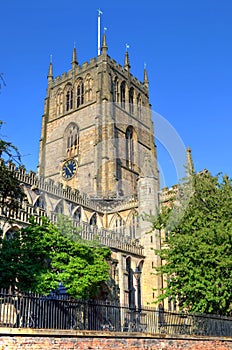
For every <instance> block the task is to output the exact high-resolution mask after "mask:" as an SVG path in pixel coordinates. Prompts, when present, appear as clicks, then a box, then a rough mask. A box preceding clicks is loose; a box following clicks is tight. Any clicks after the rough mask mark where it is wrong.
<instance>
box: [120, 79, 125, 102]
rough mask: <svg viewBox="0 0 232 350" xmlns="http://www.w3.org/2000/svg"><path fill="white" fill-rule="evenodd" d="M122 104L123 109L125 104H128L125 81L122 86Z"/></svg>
mask: <svg viewBox="0 0 232 350" xmlns="http://www.w3.org/2000/svg"><path fill="white" fill-rule="evenodd" d="M120 102H121V106H122V108H125V102H126V83H125V81H123V82H122V83H121V86H120Z"/></svg>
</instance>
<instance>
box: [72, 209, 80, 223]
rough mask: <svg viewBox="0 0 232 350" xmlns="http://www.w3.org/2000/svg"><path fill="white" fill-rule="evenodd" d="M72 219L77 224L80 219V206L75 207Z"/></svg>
mask: <svg viewBox="0 0 232 350" xmlns="http://www.w3.org/2000/svg"><path fill="white" fill-rule="evenodd" d="M73 219H74V220H75V221H76V222H77V223H78V224H79V223H80V221H81V208H80V207H79V208H77V210H75V212H74V213H73Z"/></svg>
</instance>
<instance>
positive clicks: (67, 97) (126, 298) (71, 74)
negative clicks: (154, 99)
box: [38, 34, 159, 306]
mask: <svg viewBox="0 0 232 350" xmlns="http://www.w3.org/2000/svg"><path fill="white" fill-rule="evenodd" d="M47 79H48V86H47V96H46V98H45V103H44V115H43V118H42V132H41V140H40V154H39V167H38V173H39V176H40V178H41V179H43V181H44V180H45V181H49V183H51V184H56V183H61V187H59V191H60V188H63V189H64V191H65V196H67V193H69V192H68V191H74V192H73V193H74V197H73V198H77V199H75V201H76V202H75V203H70V199H69V200H68V201H67V200H64V198H61V199H60V200H56V201H55V199H54V196H53V197H51V196H50V198H49V203H51V204H50V206H51V207H52V210H51V213H52V216H54V215H56V213H58V212H60V210H61V209H60V208H61V207H62V206H61V202H62V201H63V204H62V205H63V208H64V213H66V215H67V213H68V215H71V216H72V215H73V217H74V220H76V216H77V215H76V214H75V213H78V223H80V224H81V223H82V224H83V225H84V226H83V227H85V230H87V229H88V232H90V233H91V232H93V231H94V232H96V234H97V235H100V236H102V237H103V236H104V237H105V238H104V239H103V240H104V242H108V243H107V244H109V246H110V248H111V249H112V256H113V259H114V261H115V266H116V267H115V276H117V278H116V279H117V284H118V289H119V290H120V301H121V303H122V304H125V305H126V304H128V305H133V304H134V303H135V299H136V298H135V295H139V296H140V297H141V303H142V304H143V305H146V304H147V303H148V302H149V303H150V302H152V301H154V293H153V288H156V289H157V286H158V287H159V283H156V282H154V283H153V282H152V279H156V277H154V275H153V276H152V275H151V272H152V268H153V267H154V264H158V263H159V262H158V261H156V260H155V259H154V253H153V252H152V250H151V248H152V247H153V248H154V247H158V246H159V237H157V234H155V233H153V234H152V238H151V234H150V235H147V231H149V229H150V224H149V223H148V222H146V220H144V219H143V217H144V216H143V215H144V214H148V215H149V214H154V213H155V212H156V211H157V208H158V191H159V175H158V169H157V156H156V146H155V143H154V126H153V122H152V117H151V106H150V102H149V90H148V88H149V81H148V75H147V71H146V69H144V79H143V82H141V81H139V80H138V79H137V78H136V77H134V76H133V75H132V74H131V66H130V60H129V53H128V51H126V53H125V57H124V65H123V66H121V65H120V64H118V63H116V61H115V60H113V59H111V58H110V57H109V55H108V46H107V40H106V34H104V35H103V39H102V46H101V52H100V54H99V55H98V56H97V57H96V58H93V59H91V60H90V62H85V63H83V64H82V65H80V64H79V63H78V59H77V52H76V48H74V49H73V53H72V60H71V68H70V70H69V71H68V72H66V73H63V74H62V75H61V76H57V77H54V76H53V64H52V63H50V66H49V70H48V76H47ZM76 196H79V197H76ZM69 198H71V197H70V196H69ZM83 198H84V199H83ZM57 208H58V209H57ZM65 208H66V209H65ZM70 208H74V209H72V210H71V212H70V211H69V210H70ZM65 210H66V211H65ZM74 214H75V215H74ZM97 230H98V231H97ZM91 234H92V233H91ZM146 255H147V256H146ZM138 271H139V273H140V274H141V275H139V276H140V278H139V282H138V281H137V280H136V277H135V276H136V273H135V272H138ZM137 275H138V274H137ZM139 303H140V302H139V301H138V302H137V306H138V305H139Z"/></svg>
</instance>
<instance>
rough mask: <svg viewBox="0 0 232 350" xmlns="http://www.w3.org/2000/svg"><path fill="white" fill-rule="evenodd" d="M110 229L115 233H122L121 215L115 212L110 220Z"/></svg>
mask: <svg viewBox="0 0 232 350" xmlns="http://www.w3.org/2000/svg"><path fill="white" fill-rule="evenodd" d="M109 226H110V229H112V230H114V231H115V232H116V233H119V234H123V233H124V228H125V223H124V220H123V218H122V217H121V215H119V214H118V213H115V214H114V216H113V217H112V219H111V220H110V225H109Z"/></svg>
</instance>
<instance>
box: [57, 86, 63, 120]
mask: <svg viewBox="0 0 232 350" xmlns="http://www.w3.org/2000/svg"><path fill="white" fill-rule="evenodd" d="M62 100H63V92H62V91H61V90H59V91H58V93H57V95H56V114H57V115H60V114H62V112H63V102H62Z"/></svg>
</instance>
